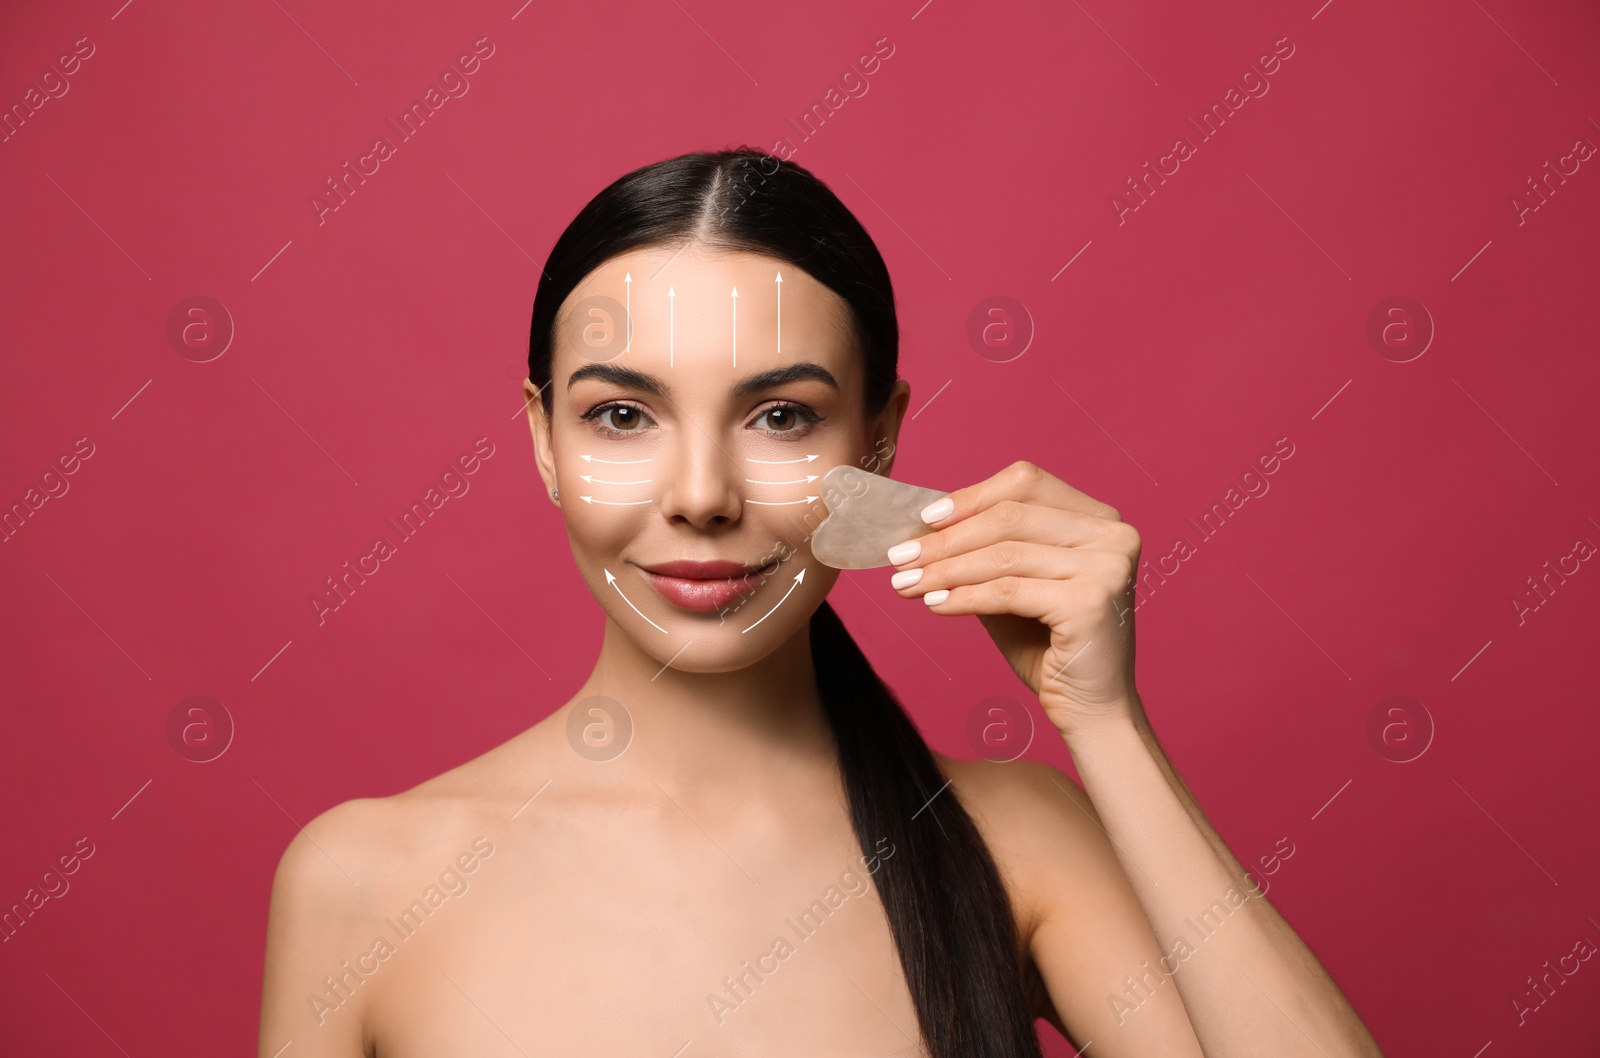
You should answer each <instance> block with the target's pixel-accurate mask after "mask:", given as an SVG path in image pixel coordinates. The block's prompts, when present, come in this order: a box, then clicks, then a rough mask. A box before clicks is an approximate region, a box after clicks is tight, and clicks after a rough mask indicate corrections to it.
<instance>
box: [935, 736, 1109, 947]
mask: <svg viewBox="0 0 1600 1058" xmlns="http://www.w3.org/2000/svg"><path fill="white" fill-rule="evenodd" d="M934 756H935V759H936V760H937V761H938V764H939V767H940V769H941V770H943V771H944V773H945V775H946V776H947V777H948V778H949V779H950V785H951V787H952V789H954V790H955V791H956V794H957V796H958V797H960V799H961V803H962V805H963V806H964V807H965V808H966V809H967V811H968V813H970V814H971V815H972V817H973V820H974V822H976V823H977V825H978V829H979V832H980V833H981V834H982V835H983V838H984V841H985V842H986V843H987V844H988V846H989V849H990V852H991V854H992V855H993V856H994V858H995V863H996V865H997V866H998V867H999V868H1000V871H1001V874H1002V875H1003V876H1005V877H1006V880H1007V882H1008V885H1009V887H1010V889H1011V892H1012V897H1013V901H1014V903H1015V904H1016V909H1017V913H1018V919H1019V924H1020V925H1022V926H1023V928H1024V930H1025V931H1026V932H1027V933H1029V934H1031V931H1032V929H1033V927H1034V926H1035V925H1036V924H1037V923H1038V921H1039V920H1040V919H1041V918H1043V917H1045V916H1047V915H1050V914H1052V913H1053V912H1054V905H1056V904H1057V903H1058V901H1057V900H1056V899H1055V898H1056V897H1057V896H1059V895H1060V894H1062V893H1066V892H1072V893H1075V894H1077V896H1078V897H1079V898H1080V906H1082V903H1083V902H1082V901H1081V898H1082V897H1084V896H1085V895H1087V894H1089V893H1091V892H1093V891H1094V890H1095V889H1103V887H1104V886H1105V885H1106V884H1107V883H1108V882H1116V881H1119V880H1120V879H1121V878H1122V868H1121V865H1120V864H1119V863H1118V861H1117V859H1116V856H1115V852H1114V850H1113V849H1112V847H1111V844H1110V841H1109V839H1108V838H1107V837H1106V833H1105V830H1104V828H1103V827H1102V826H1101V823H1100V816H1099V813H1098V812H1096V810H1095V807H1094V802H1093V801H1091V800H1090V799H1089V795H1088V794H1087V793H1086V792H1084V789H1083V787H1082V786H1081V785H1080V784H1079V783H1078V781H1077V780H1076V779H1074V778H1072V776H1070V775H1068V774H1067V773H1066V772H1063V771H1062V770H1061V769H1059V768H1057V767H1056V766H1055V765H1053V764H1048V763H1046V762H1044V761H1037V760H1027V759H1021V760H1014V761H1007V762H1004V763H997V762H995V761H990V760H984V759H978V760H961V759H958V758H954V757H946V756H944V755H943V754H939V753H935V754H934Z"/></svg>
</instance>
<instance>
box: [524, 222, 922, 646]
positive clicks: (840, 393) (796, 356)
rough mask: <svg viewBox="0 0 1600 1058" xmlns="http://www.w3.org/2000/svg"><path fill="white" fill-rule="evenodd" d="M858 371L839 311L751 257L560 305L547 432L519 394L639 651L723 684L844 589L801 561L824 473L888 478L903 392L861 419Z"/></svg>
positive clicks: (591, 288)
mask: <svg viewBox="0 0 1600 1058" xmlns="http://www.w3.org/2000/svg"><path fill="white" fill-rule="evenodd" d="M780 275H781V277H782V282H781V283H779V282H778V277H779V276H780ZM780 288H781V289H780ZM735 291H737V295H735V293H734V292H735ZM630 316H631V323H632V327H631V330H630V328H629V326H628V324H629V319H630ZM862 374H863V365H862V362H861V353H860V351H859V350H858V349H857V347H856V345H855V342H854V339H853V337H852V336H851V333H850V330H849V326H848V308H847V306H846V305H845V303H844V301H843V300H842V299H841V298H839V297H838V296H837V295H836V294H834V293H833V292H832V291H831V290H829V289H828V288H827V287H825V286H823V285H822V284H820V283H818V282H817V281H816V280H815V279H813V278H811V277H810V276H809V275H807V274H806V273H805V272H804V271H802V270H801V269H799V268H798V267H795V266H794V265H792V264H790V263H788V262H785V261H780V260H777V259H774V258H770V257H765V256H762V255H759V254H753V253H746V252H734V251H727V250H719V249H715V248H712V247H708V246H706V245H705V244H703V243H690V244H688V245H686V246H683V247H681V248H673V247H646V248H641V249H638V250H635V251H632V252H629V253H627V254H624V255H621V256H619V257H616V258H613V259H612V260H610V261H608V262H606V263H605V264H604V265H602V266H600V267H599V268H597V269H596V270H595V271H594V272H592V273H591V274H590V275H589V276H587V277H586V278H585V279H584V280H583V281H582V282H581V283H580V284H579V285H578V287H577V288H576V289H574V290H573V292H572V293H571V294H570V295H569V296H568V298H567V299H566V301H565V302H564V303H563V305H562V310H561V313H560V315H559V317H558V319H557V324H556V332H555V346H554V354H553V357H552V369H551V383H550V389H551V391H552V393H551V397H552V403H551V415H550V418H549V419H548V420H546V419H545V417H544V414H543V408H542V405H541V402H540V400H539V399H538V395H537V389H536V388H535V387H534V386H533V384H532V383H531V382H529V383H527V384H526V390H527V393H528V396H529V403H530V406H531V408H532V411H531V416H532V420H533V433H534V446H535V451H536V454H537V458H538V463H539V472H540V474H541V476H542V477H543V478H544V480H545V487H546V490H547V492H548V490H549V489H552V488H557V489H559V490H560V493H561V498H560V500H559V506H560V507H561V510H562V512H563V514H564V516H565V518H566V523H567V533H568V536H569V538H570V539H571V542H572V553H573V556H574V558H575V559H576V560H577V563H578V568H579V570H580V572H581V573H582V574H583V577H584V579H585V580H586V581H587V582H588V585H589V590H590V591H592V592H593V593H594V595H595V598H596V599H598V600H599V602H600V605H601V606H602V607H604V609H605V611H606V613H607V614H608V615H609V616H610V618H611V620H612V621H613V622H615V623H616V624H617V625H618V626H620V627H621V628H622V629H624V630H625V631H626V632H627V633H628V635H629V636H630V637H631V638H632V639H633V640H634V641H635V642H636V643H638V644H639V645H640V646H641V647H642V648H643V649H644V651H645V652H646V653H647V654H649V655H650V656H651V657H653V658H655V659H657V660H658V661H660V662H661V663H662V664H663V665H665V664H667V663H668V662H669V661H670V663H671V664H672V666H673V667H674V668H678V669H683V670H686V671H692V672H724V671H730V670H733V669H738V668H743V667H745V666H747V665H749V664H752V663H753V662H755V661H757V660H759V659H760V658H762V657H764V656H765V655H766V654H768V653H769V652H770V651H772V650H773V649H774V648H776V647H777V646H778V645H779V644H781V643H782V642H784V641H785V640H787V639H788V638H789V637H790V636H792V635H794V633H795V632H796V631H797V630H798V629H800V628H803V627H804V626H805V625H806V623H807V622H808V621H809V620H810V617H811V613H812V611H814V610H815V609H816V608H817V606H818V605H819V604H820V603H821V601H822V599H823V597H824V596H826V595H827V594H828V590H829V589H830V588H831V587H832V586H833V582H834V580H835V578H836V577H837V576H838V571H837V570H835V569H833V568H831V567H828V566H824V565H822V564H821V563H819V562H817V561H816V560H814V559H813V558H812V557H811V549H810V545H809V538H810V535H811V533H812V532H813V531H814V530H815V528H816V526H817V525H818V524H819V523H820V522H821V521H822V519H823V518H824V517H826V514H827V510H826V508H825V507H824V506H823V505H822V503H821V502H820V500H819V497H820V496H821V493H822V489H821V482H820V477H821V475H822V474H823V472H824V471H826V470H828V469H829V468H830V467H833V466H835V465H837V464H840V463H844V464H849V465H852V466H857V467H860V468H863V469H865V470H867V471H869V472H870V471H876V472H881V473H887V471H888V463H889V460H890V459H891V458H892V456H893V453H894V445H895V442H896V438H897V436H898V433H899V425H900V420H901V416H902V415H903V414H904V411H905V406H906V401H907V397H908V394H909V387H908V385H907V384H906V383H905V382H904V381H900V382H897V383H896V387H895V391H894V394H893V396H892V397H891V399H890V401H889V403H888V406H887V407H886V408H885V409H884V411H883V413H882V414H881V415H878V416H876V417H874V418H872V419H869V418H868V417H867V416H866V414H865V409H864V407H863V399H862V391H861V390H862Z"/></svg>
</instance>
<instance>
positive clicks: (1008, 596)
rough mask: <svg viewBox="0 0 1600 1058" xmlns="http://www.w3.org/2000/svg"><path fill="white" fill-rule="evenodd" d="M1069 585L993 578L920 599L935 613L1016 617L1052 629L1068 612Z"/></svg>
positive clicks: (946, 589)
mask: <svg viewBox="0 0 1600 1058" xmlns="http://www.w3.org/2000/svg"><path fill="white" fill-rule="evenodd" d="M1070 589H1071V582H1070V581H1061V580H1036V579H1034V578H1032V577H996V578H995V579H994V580H986V581H983V582H982V583H980V584H958V585H956V586H954V587H951V588H940V589H937V590H936V591H932V592H929V593H928V594H927V595H924V596H923V597H922V601H923V602H924V603H926V604H927V605H928V608H929V609H931V610H933V611H934V612H935V613H941V614H951V615H954V614H1002V613H1009V614H1016V615H1017V616H1018V617H1032V618H1035V619H1037V620H1040V621H1043V622H1045V623H1046V624H1048V625H1051V626H1052V627H1053V626H1055V625H1056V624H1058V623H1060V622H1061V620H1062V619H1063V617H1064V616H1065V615H1066V614H1068V613H1070V612H1071V608H1072V599H1071V591H1070Z"/></svg>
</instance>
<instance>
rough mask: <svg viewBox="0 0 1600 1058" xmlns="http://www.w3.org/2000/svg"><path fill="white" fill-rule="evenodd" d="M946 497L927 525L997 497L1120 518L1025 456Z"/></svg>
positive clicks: (953, 519)
mask: <svg viewBox="0 0 1600 1058" xmlns="http://www.w3.org/2000/svg"><path fill="white" fill-rule="evenodd" d="M946 498H947V499H948V500H950V501H951V502H950V504H948V506H949V507H950V510H949V512H948V513H946V514H944V515H942V516H941V517H936V518H934V519H932V520H928V519H927V518H924V521H928V524H929V525H938V526H943V525H947V524H951V523H954V522H957V521H960V520H961V519H963V518H967V517H971V516H972V515H973V514H975V513H977V512H978V511H981V510H984V509H985V508H987V507H991V506H993V505H994V504H996V503H999V502H1000V501H1001V500H1020V501H1022V502H1024V503H1037V504H1042V505H1043V506H1046V507H1055V508H1058V509H1060V510H1063V511H1076V512H1078V513H1080V514H1087V515H1091V516H1093V517H1096V518H1107V519H1110V520H1111V521H1114V522H1120V521H1121V520H1122V515H1121V514H1119V513H1118V512H1117V509H1116V508H1115V507H1112V506H1111V505H1110V504H1107V503H1101V502H1100V501H1099V500H1097V499H1095V498H1094V497H1093V496H1090V495H1089V494H1088V493H1085V492H1080V491H1078V490H1077V489H1075V488H1073V487H1072V486H1071V485H1068V484H1067V483H1066V482H1065V481H1062V480H1061V479H1060V478H1058V477H1056V476H1055V475H1054V474H1051V473H1050V472H1049V471H1047V470H1044V469H1043V468H1041V467H1039V466H1037V465H1036V464H1033V463H1030V462H1028V461H1027V460H1025V459H1023V460H1018V461H1017V462H1015V463H1012V464H1011V465H1010V466H1008V467H1006V468H1005V469H1004V470H1002V471H1000V472H999V473H998V474H994V475H992V476H991V477H989V478H986V479H985V480H983V481H980V482H978V483H977V484H976V485H968V486H967V487H966V488H961V489H956V490H955V491H954V492H952V493H950V495H949V496H948V497H946ZM942 502H943V501H935V503H933V504H929V507H930V508H932V507H935V506H936V505H937V504H939V503H942Z"/></svg>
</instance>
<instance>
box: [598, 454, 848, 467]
mask: <svg viewBox="0 0 1600 1058" xmlns="http://www.w3.org/2000/svg"><path fill="white" fill-rule="evenodd" d="M584 458H585V459H587V458H589V457H588V456H584ZM816 458H817V457H816V456H806V457H804V458H803V459H751V458H750V457H749V456H746V457H745V462H747V463H770V464H773V465H777V464H780V463H809V462H811V461H812V460H814V459H816Z"/></svg>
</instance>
